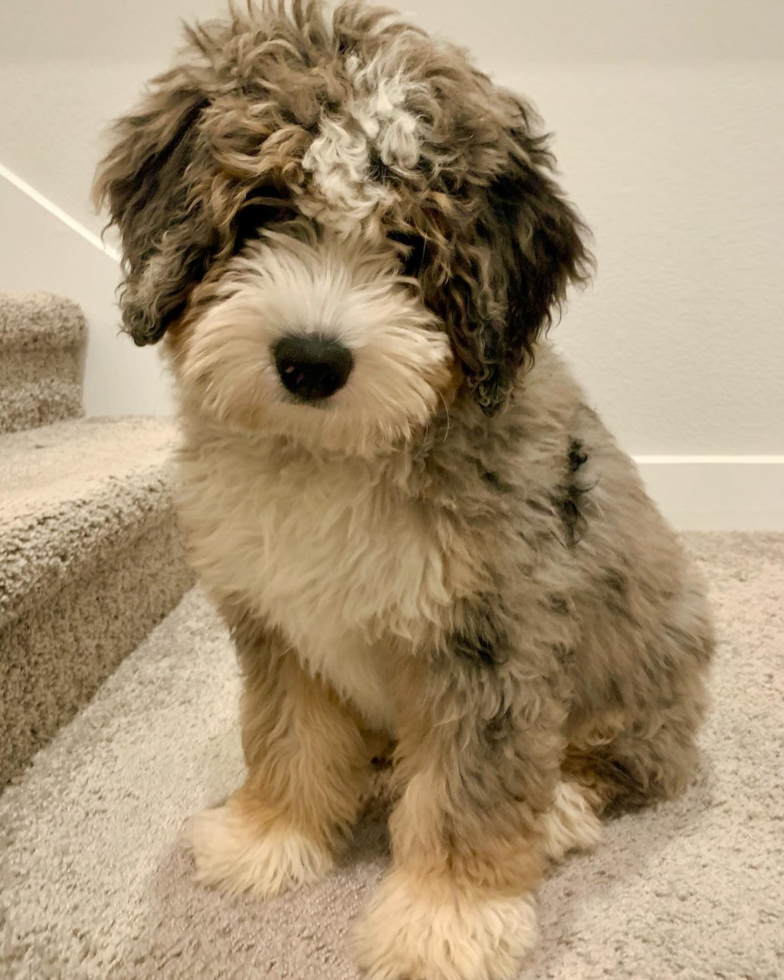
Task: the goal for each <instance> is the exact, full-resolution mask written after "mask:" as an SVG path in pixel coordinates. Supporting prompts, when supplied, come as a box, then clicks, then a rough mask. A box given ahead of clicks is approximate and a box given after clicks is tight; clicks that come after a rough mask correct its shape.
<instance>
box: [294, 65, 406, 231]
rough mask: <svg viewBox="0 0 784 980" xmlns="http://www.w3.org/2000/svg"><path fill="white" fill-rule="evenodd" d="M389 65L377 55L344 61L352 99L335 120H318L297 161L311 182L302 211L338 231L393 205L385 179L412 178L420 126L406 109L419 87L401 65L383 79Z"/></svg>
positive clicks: (302, 199) (347, 229)
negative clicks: (314, 133) (368, 60)
mask: <svg viewBox="0 0 784 980" xmlns="http://www.w3.org/2000/svg"><path fill="white" fill-rule="evenodd" d="M388 61H389V58H383V57H376V58H375V59H374V60H373V61H372V62H371V63H370V64H367V65H363V64H362V63H361V62H360V60H359V58H358V57H356V56H353V57H351V58H350V59H348V61H347V64H346V69H347V74H348V76H349V78H350V79H351V81H352V83H353V88H352V91H351V93H350V95H349V98H348V99H347V100H346V102H345V104H344V106H343V107H342V109H341V111H340V113H339V115H337V116H336V117H329V116H325V117H323V118H322V120H321V124H320V127H319V133H318V135H317V136H316V138H315V139H314V140H313V142H312V143H311V145H310V147H309V148H308V150H307V152H306V153H305V155H304V157H303V160H302V166H303V168H304V170H305V172H306V173H307V174H310V175H311V179H310V182H309V186H308V188H307V190H306V191H305V192H304V193H303V194H302V195H301V196H300V200H299V205H300V208H301V210H302V211H303V213H305V214H307V215H308V216H310V217H313V218H315V219H317V220H318V221H319V222H321V223H322V224H326V225H329V226H331V227H334V228H336V229H337V230H339V231H350V230H351V228H352V227H353V226H357V225H359V224H361V223H363V222H365V221H366V219H368V218H369V217H370V216H371V215H372V214H373V213H374V212H377V211H380V210H383V209H384V208H385V207H386V208H389V207H391V206H393V205H394V203H395V199H396V196H397V195H396V194H395V191H394V190H393V188H392V187H391V186H390V184H389V183H388V182H387V181H385V180H384V175H385V174H395V175H396V177H397V179H398V180H400V179H401V178H405V177H408V178H410V179H411V178H415V177H416V175H417V166H418V164H419V161H420V157H421V140H422V135H423V134H422V127H421V125H420V124H419V123H418V119H417V116H416V115H415V114H414V113H413V112H411V111H409V110H408V109H407V107H406V103H407V98H408V97H410V95H411V94H412V93H414V92H415V91H416V88H417V83H416V82H414V81H413V80H411V79H410V78H407V77H406V76H405V74H404V73H403V71H402V70H401V69H400V67H398V68H397V70H396V71H395V73H394V74H391V75H390V74H388V72H389V69H388V68H387V65H386V63H387V62H388ZM393 70H394V69H393Z"/></svg>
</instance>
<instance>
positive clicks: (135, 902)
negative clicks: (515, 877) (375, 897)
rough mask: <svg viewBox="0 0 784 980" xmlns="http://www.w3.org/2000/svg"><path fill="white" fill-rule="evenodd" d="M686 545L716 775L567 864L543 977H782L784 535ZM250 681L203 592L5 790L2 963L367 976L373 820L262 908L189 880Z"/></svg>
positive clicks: (125, 971) (224, 781)
mask: <svg viewBox="0 0 784 980" xmlns="http://www.w3.org/2000/svg"><path fill="white" fill-rule="evenodd" d="M687 540H688V543H689V546H690V548H691V549H692V551H693V552H694V553H695V555H697V556H698V558H699V560H700V561H701V563H702V564H703V565H704V567H705V569H706V571H707V573H708V575H709V577H710V579H711V581H712V583H713V596H714V599H715V602H716V606H717V610H718V618H719V627H720V634H721V645H720V649H719V652H718V658H717V663H716V667H715V670H714V674H713V680H712V689H713V696H714V702H715V706H714V710H713V714H712V716H711V718H710V721H709V724H708V725H707V726H706V728H705V730H704V733H703V743H704V748H705V764H704V769H703V772H702V773H701V774H700V777H699V779H698V780H697V782H696V783H695V785H694V786H693V788H692V789H691V790H690V791H689V793H688V794H687V795H686V796H685V797H684V798H683V799H681V800H680V801H678V802H676V803H674V804H668V805H666V806H662V807H660V808H659V809H658V810H655V811H648V812H645V813H642V814H636V815H627V816H624V817H621V818H619V819H616V820H615V821H613V822H612V823H609V824H607V826H606V828H605V838H604V841H603V843H602V844H601V845H600V848H599V850H598V852H597V853H596V854H593V855H582V856H576V857H571V858H569V859H567V861H566V862H565V863H564V864H563V865H562V866H561V867H560V868H558V869H557V870H555V871H554V872H553V874H552V875H551V877H550V878H549V880H548V881H547V882H546V883H545V885H544V887H543V888H542V891H541V901H540V906H541V911H540V918H541V926H542V938H541V943H540V946H539V949H538V951H537V952H536V954H535V955H534V957H533V958H532V960H531V961H530V962H529V964H528V966H527V968H526V970H525V971H524V974H523V976H524V977H525V978H530V980H545V978H548V980H598V978H602V980H668V978H676V977H677V978H684V980H689V978H694V980H697V978H699V980H707V978H722V980H774V978H780V977H782V976H784V922H783V921H782V910H783V909H784V822H783V821H782V816H783V814H784V767H783V765H782V730H783V729H784V725H783V724H782V723H783V722H784V707H783V705H784V657H783V653H782V649H783V646H784V642H783V641H784V618H783V616H782V609H783V608H784V602H782V599H783V598H784V537H782V536H775V535H757V536H753V537H751V536H744V535H729V534H726V535H714V536H711V535H690V536H689V537H688V539H687ZM236 693H237V681H236V677H235V666H234V661H233V658H232V654H231V651H230V649H229V646H228V643H227V640H226V637H225V635H224V633H223V631H222V629H221V628H220V627H219V626H218V625H217V624H216V622H215V619H214V617H213V616H212V614H211V613H210V611H209V610H208V608H207V607H206V605H205V603H204V600H203V599H202V598H201V596H200V594H199V593H198V592H191V593H190V594H189V595H188V596H187V597H186V598H185V600H184V601H183V603H182V604H181V605H180V606H179V607H178V609H177V610H176V611H175V612H174V613H173V614H172V615H171V616H170V617H169V618H168V619H167V620H166V621H165V622H164V623H163V624H162V625H161V626H160V627H159V628H158V629H157V630H156V631H155V632H154V633H153V634H152V636H151V637H150V638H149V639H148V640H147V641H146V642H145V643H143V644H142V646H141V647H140V648H139V649H138V650H137V651H136V652H135V653H133V654H132V655H131V656H130V657H129V658H127V659H126V660H125V661H124V662H123V663H122V665H121V666H120V667H119V669H118V670H117V671H116V672H115V673H114V674H113V675H112V676H111V677H110V679H109V680H108V681H107V682H106V684H105V685H104V686H103V687H102V688H101V689H100V691H99V692H98V694H97V696H96V697H95V699H94V700H93V701H92V703H91V704H90V705H89V706H88V707H87V708H85V709H84V710H82V712H81V713H80V714H79V715H78V716H77V717H76V718H75V719H74V720H73V722H71V724H70V725H68V726H67V727H66V728H64V729H62V730H61V731H60V733H59V734H58V735H57V737H56V738H55V739H54V741H53V742H52V743H51V744H50V745H49V746H48V747H47V748H45V749H44V750H42V751H41V752H40V753H39V755H38V756H37V757H36V760H35V762H34V764H33V766H32V767H31V768H30V769H29V770H28V771H27V772H26V773H25V774H24V776H23V777H22V778H21V779H20V780H19V781H18V782H17V783H16V784H15V785H12V786H11V787H9V788H8V789H7V790H6V792H5V794H4V795H3V797H2V798H0V828H1V831H0V832H1V833H2V841H1V842H0V847H1V849H2V853H1V855H0V883H2V902H3V904H4V906H5V911H4V916H0V976H2V977H3V978H6V977H8V978H9V980H10V978H14V980H19V978H25V980H45V978H64V980H83V978H102V980H103V978H118V980H132V978H133V980H151V978H167V980H168V978H183V980H186V978H187V980H198V978H205V980H208V978H209V980H228V978H231V977H236V978H243V980H246V978H252V977H267V978H270V980H284V978H292V980H349V978H354V977H355V973H354V971H353V969H352V967H351V965H350V964H349V963H348V961H347V959H346V956H345V954H344V941H345V935H346V931H347V929H348V927H349V924H350V922H351V920H352V918H353V917H354V916H355V915H356V913H357V912H358V911H359V909H360V908H361V907H362V906H363V905H364V904H365V902H366V901H367V899H368V896H369V894H370V891H371V889H372V888H373V886H374V885H375V883H376V881H377V879H378V877H379V875H380V874H381V873H382V871H383V869H384V867H385V866H386V864H387V855H386V834H385V829H384V824H383V822H382V821H380V820H379V819H377V818H375V819H372V818H371V819H367V820H366V821H365V822H364V823H363V825H362V826H361V827H360V829H359V831H358V833H357V838H356V842H355V846H354V847H353V849H352V850H351V852H350V853H349V854H348V855H347V857H346V858H345V860H344V861H343V863H342V864H341V866H340V868H339V869H338V870H337V872H336V873H334V874H333V875H332V876H331V877H330V878H328V879H327V880H326V881H324V882H322V883H321V884H319V885H317V886H316V887H313V888H308V889H307V890H306V891H303V892H301V893H299V894H296V895H293V896H288V897H283V898H280V899H277V900H274V901H272V902H270V903H268V904H266V905H265V904H259V903H256V902H254V901H251V900H245V899H238V900H227V899H225V898H222V897H220V896H218V895H217V894H215V893H213V892H211V891H209V890H206V889H204V888H202V887H200V886H198V885H196V884H195V883H194V882H193V881H192V879H191V877H190V862H189V858H188V856H187V854H186V853H185V851H184V849H183V847H182V844H181V842H180V839H179V835H180V832H181V830H182V826H183V823H184V821H185V820H186V818H187V817H188V815H189V814H191V813H193V812H194V811H196V810H199V809H201V808H202V807H204V806H207V805H210V804H214V803H216V802H217V801H219V800H221V799H222V798H223V797H224V796H225V795H226V794H227V793H228V792H229V791H230V790H231V789H232V788H233V787H234V786H235V785H236V784H237V782H238V781H239V779H240V778H241V773H242V764H241V757H240V749H239V742H238V732H237V728H236V721H235V704H234V701H235V696H236Z"/></svg>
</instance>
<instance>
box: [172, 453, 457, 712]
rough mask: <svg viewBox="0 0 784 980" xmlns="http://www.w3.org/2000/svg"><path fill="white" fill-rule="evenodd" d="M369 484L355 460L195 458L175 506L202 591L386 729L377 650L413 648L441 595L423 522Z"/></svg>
mask: <svg viewBox="0 0 784 980" xmlns="http://www.w3.org/2000/svg"><path fill="white" fill-rule="evenodd" d="M376 477H377V474H374V472H373V470H372V467H371V465H370V464H368V463H365V462H363V461H359V460H351V461H347V462H345V463H340V464H337V463H332V464H331V465H320V466H319V465H314V464H313V463H312V461H311V460H309V459H308V460H298V459H296V458H295V459H290V460H287V461H286V463H285V465H280V462H279V461H278V460H275V459H273V458H266V457H265V456H264V455H263V454H259V455H258V456H254V455H253V454H252V453H250V452H248V451H247V450H245V451H243V452H241V453H222V454H220V456H219V457H214V456H213V457H212V458H208V457H206V456H204V455H200V456H198V457H196V458H195V459H194V458H191V459H190V460H189V461H187V462H186V463H184V464H183V467H182V478H183V484H184V486H183V492H182V507H183V513H184V517H185V523H186V525H187V527H188V530H189V536H190V541H191V545H192V547H193V549H194V555H195V559H196V563H197V566H198V569H199V571H200V573H201V575H202V577H203V578H204V579H205V580H206V582H207V583H208V584H209V585H211V586H213V587H215V588H217V589H218V590H219V591H221V592H224V593H226V592H231V593H234V594H236V593H241V594H242V595H243V596H244V597H245V599H246V601H247V602H248V604H249V605H250V606H251V608H253V609H254V611H256V612H257V613H258V614H261V615H263V616H265V617H266V618H268V620H269V621H270V622H272V623H274V624H275V625H276V626H277V627H278V628H279V629H281V630H282V631H283V632H284V633H285V634H286V635H287V636H288V637H289V638H290V640H291V641H292V642H293V644H294V645H295V646H296V648H297V650H298V653H299V655H300V657H301V658H302V660H303V663H305V665H306V666H307V667H308V668H309V669H310V670H311V671H312V672H314V673H318V674H320V675H321V676H323V677H325V678H326V679H328V680H329V681H330V683H332V684H333V685H334V686H335V688H336V689H337V690H338V691H339V692H340V693H341V694H343V695H344V696H345V697H347V698H350V699H351V700H352V701H354V702H355V703H356V704H357V706H358V707H359V708H360V709H361V710H363V711H364V713H365V714H367V715H368V716H370V718H371V720H374V721H376V722H379V723H383V724H384V725H385V726H386V725H387V723H388V721H389V718H390V716H391V706H390V705H389V702H388V698H387V695H386V691H385V685H384V682H383V678H382V674H383V670H382V667H383V659H384V658H385V656H386V655H387V651H388V646H389V644H388V642H386V643H385V640H387V641H388V640H389V639H390V638H392V637H395V636H403V637H406V638H410V639H413V640H414V641H416V640H417V638H418V636H419V635H420V633H421V631H422V630H423V629H425V628H426V627H427V624H428V623H430V622H432V621H433V620H434V619H436V618H437V617H438V614H439V610H440V609H443V607H444V604H445V602H446V600H447V595H446V587H445V581H444V567H443V560H442V555H441V549H440V548H439V547H438V543H437V539H436V535H435V534H434V530H433V525H432V521H430V520H429V519H428V515H427V514H426V513H425V512H423V510H422V507H421V505H420V504H418V503H417V501H415V500H413V499H411V498H410V497H407V496H406V495H405V494H404V493H402V492H401V491H400V490H399V489H398V488H396V487H394V486H392V485H390V484H389V483H388V482H385V481H384V480H379V479H377V478H376Z"/></svg>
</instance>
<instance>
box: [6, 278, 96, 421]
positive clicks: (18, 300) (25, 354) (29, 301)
mask: <svg viewBox="0 0 784 980" xmlns="http://www.w3.org/2000/svg"><path fill="white" fill-rule="evenodd" d="M86 331H87V327H86V324H85V320H84V316H83V315H82V312H81V310H80V309H79V307H78V306H77V305H76V303H73V302H72V301H71V300H68V299H63V298H61V297H59V296H52V295H51V294H49V293H8V292H0V433H2V432H16V431H17V430H18V429H28V428H32V427H34V426H39V425H48V424H49V423H51V422H57V421H59V420H61V419H68V418H76V417H77V416H79V415H81V414H82V372H81V364H80V360H81V356H82V353H83V349H84V346H85V342H86Z"/></svg>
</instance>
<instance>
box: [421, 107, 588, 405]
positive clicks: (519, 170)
mask: <svg viewBox="0 0 784 980" xmlns="http://www.w3.org/2000/svg"><path fill="white" fill-rule="evenodd" d="M509 99H510V102H511V103H512V106H513V112H514V114H515V116H516V122H515V124H514V125H512V126H510V127H508V128H507V129H505V131H504V134H503V137H502V142H505V143H506V146H505V147H499V149H503V158H504V163H503V164H502V166H501V168H500V169H499V171H498V172H497V174H496V175H495V176H494V177H493V178H491V179H490V181H489V183H488V185H487V187H486V189H485V191H484V194H480V195H479V196H478V198H477V202H476V205H475V210H474V214H473V222H472V226H471V230H470V231H469V230H468V229H467V228H465V229H464V230H463V233H462V234H461V235H460V236H458V237H457V238H456V239H454V240H453V244H452V248H451V250H450V254H449V260H448V266H449V275H448V278H447V277H446V276H444V275H443V272H442V274H441V276H440V279H441V286H440V290H439V292H440V298H439V300H438V301H437V303H438V305H439V306H440V307H441V310H440V312H441V315H442V316H443V318H444V319H445V322H446V323H447V327H448V329H449V331H450V335H451V337H452V342H453V344H454V347H455V350H456V352H457V355H458V357H459V359H460V361H461V364H462V366H463V371H464V373H465V375H466V378H467V380H468V383H469V386H470V388H471V389H472V391H473V393H474V397H475V398H476V401H477V402H478V404H479V405H480V406H481V408H482V410H483V411H484V412H485V413H486V414H488V415H493V414H495V413H496V412H498V411H499V410H500V409H501V408H502V407H503V405H504V404H505V402H506V400H507V398H508V396H509V394H510V392H511V390H512V387H513V385H514V382H515V378H516V376H517V374H518V372H519V370H520V368H521V367H522V365H523V364H524V362H525V361H526V359H529V360H530V359H531V358H532V357H533V347H534V343H535V341H536V339H537V337H538V336H539V335H540V333H541V332H542V330H543V329H546V328H547V327H548V326H549V325H550V323H551V321H552V314H553V310H554V309H557V308H558V306H559V305H560V304H561V302H562V301H563V299H564V296H565V293H566V288H567V286H568V285H569V283H584V282H587V280H588V278H589V276H590V271H591V269H592V263H593V259H592V257H591V255H590V253H589V252H588V250H587V248H586V246H585V244H584V242H583V238H584V237H586V236H587V228H586V227H585V225H584V224H583V222H582V220H581V218H580V217H579V216H578V214H577V212H576V211H575V210H574V208H573V207H572V206H571V205H570V204H569V203H568V201H566V200H565V199H564V197H563V196H562V194H561V192H560V190H559V188H558V187H557V185H556V184H555V182H554V180H553V179H552V176H551V174H552V170H553V163H554V161H553V158H552V156H551V154H550V152H549V151H548V149H547V145H546V143H547V137H544V136H535V135H532V133H531V131H530V128H529V127H530V120H531V117H532V113H531V111H530V110H529V109H528V108H527V107H526V106H525V105H524V104H523V103H521V102H520V101H519V100H517V99H516V98H514V99H513V98H512V97H509Z"/></svg>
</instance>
